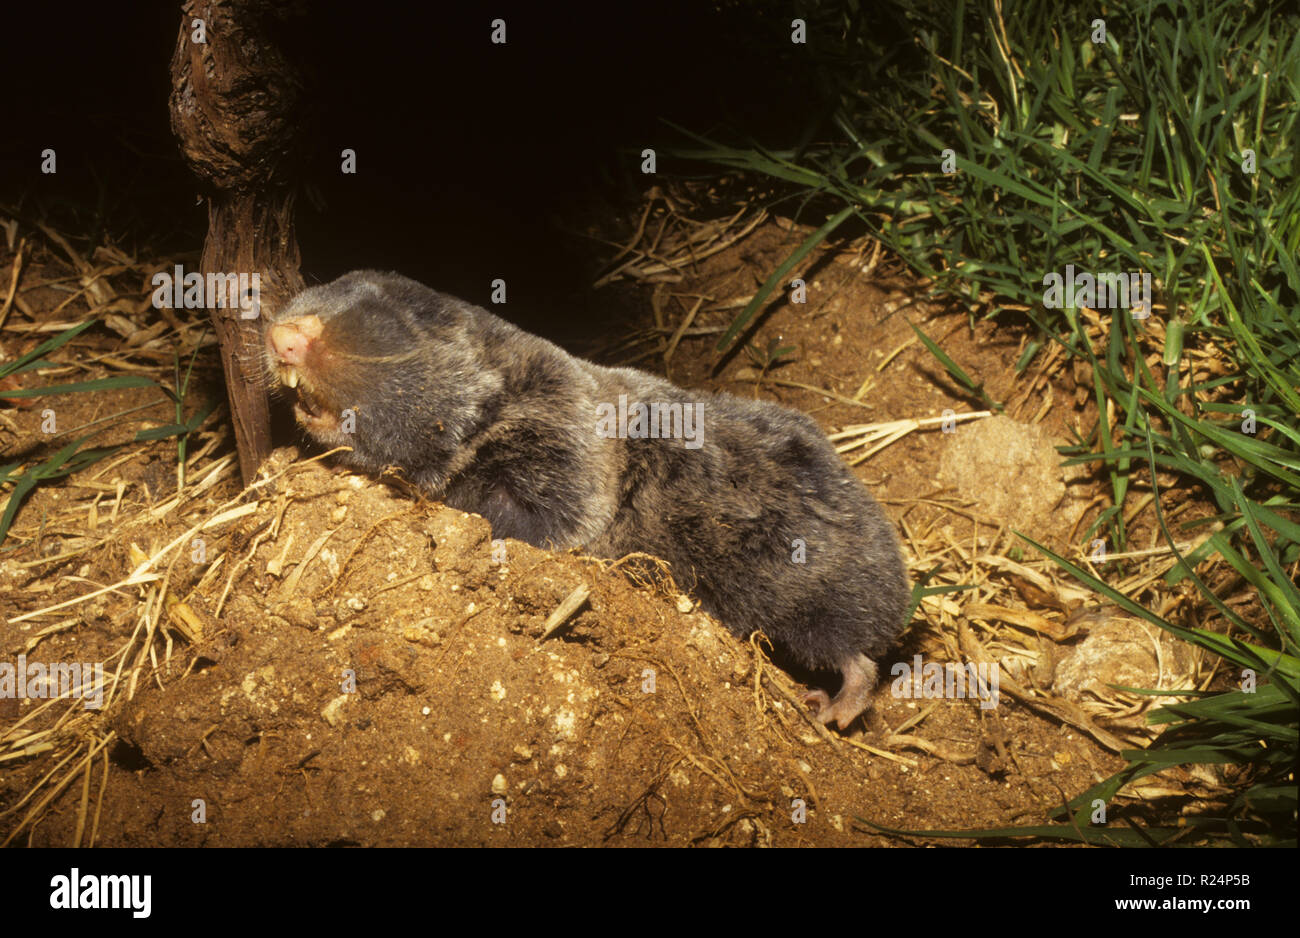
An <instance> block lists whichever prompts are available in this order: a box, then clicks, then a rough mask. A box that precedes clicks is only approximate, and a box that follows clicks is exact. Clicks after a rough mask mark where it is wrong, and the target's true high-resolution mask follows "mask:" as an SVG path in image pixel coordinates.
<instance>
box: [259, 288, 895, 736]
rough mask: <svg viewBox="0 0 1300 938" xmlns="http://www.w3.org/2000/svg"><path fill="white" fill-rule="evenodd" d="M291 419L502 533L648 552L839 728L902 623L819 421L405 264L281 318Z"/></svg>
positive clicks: (329, 291) (272, 333) (270, 329)
mask: <svg viewBox="0 0 1300 938" xmlns="http://www.w3.org/2000/svg"><path fill="white" fill-rule="evenodd" d="M265 351H266V366H267V369H268V372H269V376H270V377H271V379H272V380H277V381H278V382H279V383H281V384H283V385H284V386H285V387H286V388H287V389H290V390H291V392H292V393H293V394H294V395H296V396H295V401H294V415H295V417H296V418H297V420H298V422H299V424H300V425H301V426H302V427H303V428H304V429H305V430H306V431H307V433H308V434H309V435H310V436H312V437H313V438H315V439H316V440H317V441H319V442H320V443H322V444H325V445H327V446H350V447H352V451H351V453H350V454H349V455H347V456H346V457H345V459H346V461H348V462H349V463H351V464H352V465H354V466H356V467H358V468H361V469H364V470H367V471H370V472H375V471H379V470H382V469H385V468H387V467H393V466H395V467H398V468H400V469H401V470H402V471H403V473H404V474H405V475H406V477H407V478H409V479H410V480H411V481H413V482H415V483H416V484H418V485H420V486H421V487H422V488H423V489H425V490H427V491H428V492H429V493H430V494H431V495H433V496H435V497H437V498H441V499H442V500H443V501H444V502H445V503H446V504H448V505H450V506H452V507H453V508H459V509H461V510H462V511H467V512H475V513H477V514H480V515H482V516H483V517H484V518H486V519H487V520H488V521H489V522H490V523H491V525H492V535H493V537H494V538H501V537H512V538H516V539H518V540H521V541H527V542H528V543H530V544H533V545H536V546H539V547H550V548H569V547H581V548H582V549H584V550H585V551H586V552H588V553H589V554H591V555H593V556H598V557H607V558H610V559H618V558H621V557H624V556H626V555H628V554H631V553H635V552H642V553H645V554H650V555H653V556H655V557H658V558H661V559H663V560H665V561H667V562H668V564H669V565H670V567H671V570H672V574H673V577H674V579H675V580H676V581H677V583H678V585H679V586H681V587H682V588H683V589H685V590H687V591H690V592H693V593H694V594H695V595H696V596H697V598H698V599H699V601H700V604H701V606H702V607H703V608H704V609H706V610H707V611H709V612H711V613H713V614H714V615H716V616H717V617H718V618H719V619H720V620H721V621H722V622H723V624H724V625H726V626H727V628H729V629H730V630H731V631H732V632H734V633H736V634H737V635H740V636H742V637H743V636H745V635H748V634H749V633H750V632H752V631H754V630H756V629H762V631H763V632H764V633H766V634H767V635H768V637H770V638H771V639H772V640H773V641H774V642H775V643H776V644H777V646H778V647H781V648H783V649H784V650H785V651H786V652H788V653H789V654H790V655H791V656H792V657H793V658H794V659H796V660H797V661H799V662H800V663H801V664H803V665H805V666H807V667H808V668H810V669H814V670H838V671H839V672H840V673H841V674H842V675H843V681H842V683H841V686H840V689H839V692H838V693H837V694H836V695H835V697H834V698H831V697H830V695H829V694H827V693H826V692H825V691H822V690H815V691H812V692H811V693H808V694H807V695H805V697H804V701H805V703H811V704H814V705H815V706H816V708H817V718H818V719H819V720H820V721H821V722H822V723H829V722H830V721H831V720H834V721H835V722H836V723H837V724H838V725H839V727H840V729H845V728H847V727H848V725H849V724H850V723H851V722H852V721H853V719H854V718H855V717H857V716H858V715H859V714H860V713H862V712H863V710H865V709H866V708H867V707H868V706H869V704H870V700H871V691H872V689H873V688H874V687H875V684H876V676H877V670H878V669H877V660H878V659H879V658H880V657H881V656H882V655H883V654H884V653H885V652H886V651H887V650H888V649H889V647H890V646H891V645H892V644H893V642H894V641H895V639H896V638H897V637H898V635H899V633H900V632H901V631H902V629H903V625H904V623H903V615H904V613H905V611H906V609H907V605H908V598H909V592H908V585H907V576H906V573H905V571H904V568H903V562H902V558H901V555H900V551H899V546H898V540H897V538H896V536H895V534H894V531H893V528H892V527H891V525H890V523H889V521H888V520H887V519H886V518H885V515H884V512H883V511H882V510H881V508H880V506H879V505H878V504H877V503H876V501H875V500H874V499H873V498H872V497H871V495H870V493H869V492H868V491H867V489H866V487H865V486H864V485H863V484H862V483H861V482H860V481H858V479H857V478H856V477H855V476H854V475H853V474H852V472H850V471H849V469H848V467H847V466H846V465H845V464H844V462H843V461H842V460H841V459H840V458H839V456H838V454H836V452H835V450H834V449H833V448H832V446H831V445H830V443H829V441H828V440H827V439H826V437H825V435H824V434H823V433H822V432H821V430H820V429H819V428H818V427H817V425H816V423H814V422H813V420H812V419H811V418H810V417H808V416H806V415H804V414H801V413H798V412H796V411H793V410H790V409H789V408H786V407H782V406H780V405H778V404H774V403H769V402H765V401H758V400H745V399H742V398H739V397H735V396H733V395H730V394H726V393H722V392H715V393H710V392H705V391H699V390H685V389H682V388H679V387H677V386H675V385H673V384H671V383H669V382H668V381H666V380H664V379H662V378H658V377H656V376H654V375H651V374H647V373H646V372H642V371H637V370H635V369H631V368H608V367H604V366H601V365H596V364H593V363H592V362H588V361H585V360H583V359H580V358H576V357H574V356H572V355H569V354H568V353H567V352H565V351H564V350H562V349H561V348H559V346H556V345H554V344H552V343H550V342H548V341H546V340H545V339H542V338H539V337H537V336H534V335H530V334H529V333H527V332H524V331H523V330H521V329H519V328H517V327H516V326H514V325H511V324H510V323H508V322H506V321H505V320H503V319H501V318H499V317H497V316H495V315H493V314H492V313H490V312H488V311H487V310H485V309H482V308H480V307H477V306H473V305H471V304H469V303H466V302H464V301H462V300H458V299H456V298H455V297H452V296H448V295H446V294H443V293H438V292H436V291H434V290H431V289H429V288H428V287H426V286H424V285H423V284H420V283H417V282H416V281H414V280H411V279H409V278H407V277H403V276H401V275H399V274H395V273H382V272H378V271H371V270H358V271H353V272H351V273H348V274H344V275H343V276H342V277H339V278H338V279H337V280H335V281H333V282H331V283H327V284H324V285H321V286H315V287H310V288H308V289H306V290H304V291H303V292H301V293H299V294H298V295H297V296H295V297H294V298H293V299H292V300H291V301H290V302H289V303H288V305H286V306H285V307H283V308H282V309H280V310H279V311H278V312H276V313H275V314H274V315H273V316H272V317H271V319H270V322H269V323H268V324H267V328H266V342H265Z"/></svg>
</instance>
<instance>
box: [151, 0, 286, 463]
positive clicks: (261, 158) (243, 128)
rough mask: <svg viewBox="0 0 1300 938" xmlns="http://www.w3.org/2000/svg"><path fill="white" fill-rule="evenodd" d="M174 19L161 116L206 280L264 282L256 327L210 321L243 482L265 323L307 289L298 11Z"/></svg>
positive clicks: (265, 420)
mask: <svg viewBox="0 0 1300 938" xmlns="http://www.w3.org/2000/svg"><path fill="white" fill-rule="evenodd" d="M181 13H182V15H181V23H180V32H179V35H178V36H177V40H176V49H175V52H174V53H173V54H172V61H171V79H172V91H171V98H170V101H169V105H170V111H171V124H172V130H173V132H175V134H176V137H177V139H178V140H179V142H180V147H181V152H182V154H183V155H184V157H185V160H186V162H187V163H188V164H189V166H190V168H191V169H192V170H193V171H194V174H195V175H196V176H197V177H198V180H199V183H200V186H201V189H202V192H203V195H204V196H205V198H206V199H207V204H208V234H207V239H206V240H205V242H204V245H203V256H202V261H201V267H202V273H203V275H204V277H205V279H206V277H207V275H208V274H209V273H226V274H230V273H235V274H238V273H248V274H250V275H251V274H253V273H257V274H258V275H259V279H260V281H261V294H260V298H259V299H260V304H261V307H262V310H261V315H260V316H258V317H257V318H252V319H247V318H242V317H241V314H240V310H239V309H237V308H236V309H231V308H224V309H223V308H215V307H209V310H208V313H209V316H210V318H211V320H212V325H213V328H214V329H215V330H216V334H217V337H218V340H219V341H220V343H221V358H222V364H223V365H224V367H225V375H226V392H227V395H228V397H229V400H230V412H231V416H232V418H233V420H234V426H235V443H236V445H237V446H238V449H239V466H240V470H241V472H242V474H243V478H244V482H245V483H247V482H249V481H250V480H251V479H252V478H253V477H254V475H255V474H256V472H257V468H258V466H260V465H261V463H262V460H263V459H265V458H266V456H267V455H268V454H269V453H270V451H271V425H270V410H269V406H268V401H267V395H266V388H265V385H264V382H262V381H261V380H260V378H259V369H260V366H259V355H260V349H261V343H262V328H263V321H264V319H265V316H266V314H267V313H268V312H270V311H273V310H275V309H277V308H279V307H280V306H281V305H283V304H284V303H285V302H286V301H287V299H288V297H289V296H291V295H293V294H294V293H296V292H298V291H299V290H301V289H302V286H303V281H302V276H301V274H300V272H299V265H300V257H299V253H298V240H297V236H296V234H295V231H294V200H295V196H296V192H297V178H296V174H297V172H298V165H299V159H298V156H299V152H300V146H301V141H302V140H303V139H304V138H305V137H306V133H305V130H304V128H303V123H304V121H303V112H304V110H305V108H304V86H303V81H302V79H301V78H300V76H299V74H298V72H297V70H296V68H295V67H294V66H293V64H292V63H291V62H290V61H289V59H288V58H287V57H286V55H285V54H284V52H283V48H282V44H281V42H280V41H279V40H280V38H281V37H283V36H284V35H285V32H284V31H285V30H286V29H289V28H292V24H291V21H292V19H293V18H294V17H296V16H298V15H300V13H301V4H298V3H286V2H283V0H188V2H186V3H184V4H183V5H182V9H181ZM196 21H198V22H196ZM199 39H202V40H204V41H199Z"/></svg>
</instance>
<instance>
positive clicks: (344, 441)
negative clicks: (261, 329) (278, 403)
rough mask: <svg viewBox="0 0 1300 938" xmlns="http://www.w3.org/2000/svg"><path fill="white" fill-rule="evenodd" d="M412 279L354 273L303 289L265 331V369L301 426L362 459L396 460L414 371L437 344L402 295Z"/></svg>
mask: <svg viewBox="0 0 1300 938" xmlns="http://www.w3.org/2000/svg"><path fill="white" fill-rule="evenodd" d="M412 283H413V281H407V280H406V278H403V277H398V276H397V275H392V274H379V273H376V272H373V271H354V272H352V273H350V274H345V275H344V276H342V277H340V278H339V279H337V280H335V281H333V282H332V283H328V284H324V285H322V286H318V287H311V288H309V289H307V290H304V291H303V292H301V293H299V294H298V295H297V296H295V297H294V298H293V300H292V301H291V302H290V303H289V304H288V305H287V306H285V307H284V308H283V309H281V310H280V311H279V312H278V313H276V314H275V315H274V316H273V317H272V318H271V320H270V321H269V322H268V324H267V327H266V332H265V343H264V348H263V351H264V364H265V369H266V373H267V375H268V376H269V378H270V379H271V380H272V382H273V383H275V384H277V385H280V386H282V388H283V389H284V390H285V392H286V393H287V394H289V395H290V396H291V397H292V400H293V411H294V416H295V417H296V418H297V420H298V423H299V424H300V425H301V426H302V427H303V429H305V430H306V431H307V432H308V433H309V434H311V435H312V436H313V437H314V438H316V439H317V440H319V441H320V442H321V443H324V444H326V445H328V446H350V447H352V448H353V451H354V456H355V457H357V459H358V460H359V461H360V462H363V463H368V464H376V465H378V464H383V463H385V462H393V461H398V460H395V459H393V458H392V452H395V451H400V449H401V447H402V445H403V444H405V443H407V442H414V441H409V440H407V439H406V438H407V437H409V436H410V435H411V434H412V433H413V432H417V431H418V426H411V424H413V423H418V418H417V416H416V415H418V412H419V411H420V409H421V403H420V401H419V400H418V397H419V393H418V388H419V385H420V384H421V381H420V378H419V376H420V375H422V374H424V373H425V371H426V365H427V362H426V361H425V360H424V359H425V358H426V356H425V354H424V353H425V350H427V349H428V348H429V346H430V344H431V343H433V342H434V341H435V340H434V339H433V337H432V336H431V335H430V333H429V328H428V326H429V322H428V321H427V318H426V319H422V318H421V317H420V316H418V315H416V313H415V312H414V311H413V310H412V309H411V304H410V302H409V301H410V297H406V296H403V295H401V294H402V288H403V287H405V285H406V284H412ZM393 287H396V288H397V293H396V295H395V294H394V290H393ZM413 392H414V393H413Z"/></svg>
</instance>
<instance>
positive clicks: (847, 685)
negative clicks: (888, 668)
mask: <svg viewBox="0 0 1300 938" xmlns="http://www.w3.org/2000/svg"><path fill="white" fill-rule="evenodd" d="M840 672H841V673H842V674H843V675H844V683H843V684H841V685H840V692H839V693H838V694H836V695H835V696H834V698H832V697H831V696H830V694H828V693H826V691H824V690H814V691H809V692H808V693H806V694H804V696H803V702H804V703H810V704H816V705H817V713H816V714H815V715H816V717H817V719H818V721H819V722H821V723H823V724H826V723H829V722H831V720H834V721H835V725H836V726H838V727H839V728H840V729H841V730H845V729H848V728H849V724H850V723H852V722H853V721H854V720H855V719H857V717H858V715H859V714H860V713H862V712H863V711H864V710H866V709H867V708H868V707H870V706H871V692H872V691H873V690H874V689H875V687H876V677H877V675H879V673H880V669H879V668H878V667H877V666H876V663H875V662H874V661H872V660H871V659H870V658H868V657H867V656H866V655H854V656H853V657H852V658H850V659H848V660H847V661H845V662H844V664H843V665H841V666H840Z"/></svg>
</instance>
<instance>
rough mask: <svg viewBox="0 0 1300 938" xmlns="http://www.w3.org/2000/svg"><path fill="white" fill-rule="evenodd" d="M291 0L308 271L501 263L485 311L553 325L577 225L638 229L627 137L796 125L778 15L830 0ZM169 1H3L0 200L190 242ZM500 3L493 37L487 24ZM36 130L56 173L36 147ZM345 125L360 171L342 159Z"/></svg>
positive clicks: (474, 291)
mask: <svg viewBox="0 0 1300 938" xmlns="http://www.w3.org/2000/svg"><path fill="white" fill-rule="evenodd" d="M305 7H306V9H307V11H308V12H307V15H305V16H301V17H298V18H296V19H293V20H291V21H290V23H289V25H288V27H287V29H286V30H285V32H284V34H283V46H282V47H283V48H284V49H285V50H286V52H287V53H288V54H289V55H290V57H291V58H293V59H294V60H295V61H296V62H297V63H298V64H299V66H300V69H301V71H302V72H303V73H304V75H305V76H306V79H307V83H308V87H309V88H310V89H311V91H310V94H309V99H310V102H311V108H310V109H309V111H305V112H304V115H303V119H304V121H305V122H306V123H307V125H308V126H311V127H314V128H315V134H314V136H313V137H312V138H311V145H310V146H309V147H308V149H307V151H306V153H305V154H304V162H303V166H302V178H303V180H304V182H305V183H306V184H307V187H306V188H307V191H308V192H310V193H311V194H312V195H313V196H314V197H313V198H308V197H305V196H300V199H299V203H298V236H299V243H300V245H301V247H302V256H303V273H304V276H305V277H306V279H307V282H308V283H313V282H319V281H324V280H328V279H331V278H333V277H334V276H337V275H338V274H340V273H342V272H344V271H346V270H350V269H354V268H358V267H379V268H385V269H393V270H398V271H401V272H402V273H405V274H408V275H410V276H413V277H415V278H416V279H419V280H422V281H424V282H426V283H428V284H429V285H431V286H434V287H436V288H438V289H443V290H446V291H448V292H451V293H455V294H458V295H460V296H463V297H464V298H466V299H469V300H471V301H474V302H480V303H482V302H485V301H486V300H487V298H488V296H489V292H490V283H491V281H492V279H494V278H496V277H504V278H505V279H506V281H507V283H508V284H509V289H510V293H509V307H508V308H507V309H504V310H501V312H503V314H504V315H507V316H509V317H510V318H513V319H515V320H516V321H522V322H524V323H525V324H527V325H530V326H532V327H533V328H537V329H538V331H543V332H550V333H552V334H556V333H563V332H565V331H566V330H567V329H570V328H572V327H573V321H574V320H573V316H572V315H571V314H572V309H570V308H569V307H570V306H571V305H572V306H582V307H584V308H585V307H589V306H590V305H591V303H590V298H586V299H585V300H584V299H583V297H582V296H581V294H582V292H583V291H586V290H587V289H588V285H589V283H590V280H591V276H592V274H593V273H594V272H595V271H596V268H597V265H598V262H599V259H600V258H608V257H610V256H611V255H612V253H613V249H611V248H609V247H606V246H599V245H597V244H596V243H595V242H592V241H590V240H588V239H585V238H582V237H579V236H577V235H574V234H573V233H572V232H573V231H574V230H575V229H579V228H585V227H587V225H588V224H598V225H600V227H601V228H602V229H604V230H606V231H609V232H610V233H611V234H612V233H613V232H615V231H627V232H630V231H631V230H633V227H632V226H633V224H634V222H633V221H627V223H626V224H625V225H619V224H618V221H619V219H620V218H621V219H624V220H627V219H633V220H634V219H635V217H636V216H637V213H638V210H639V208H640V197H641V194H642V193H643V192H644V191H645V190H647V189H648V188H649V187H650V185H653V184H654V183H656V182H658V181H660V180H657V179H653V178H650V177H646V176H644V175H642V174H641V172H640V155H639V154H640V151H641V149H642V148H643V147H646V146H653V147H657V148H662V147H664V146H666V145H670V144H684V143H689V142H690V141H688V140H687V139H685V138H684V137H682V136H681V135H680V134H678V133H677V132H676V131H674V130H673V129H672V128H671V127H669V126H668V124H667V123H665V119H667V120H671V121H673V122H674V123H676V124H679V125H681V126H683V127H686V128H689V129H691V130H692V131H695V132H698V133H705V134H713V133H716V134H718V135H719V136H723V137H726V138H728V139H731V140H744V139H747V138H750V137H753V138H755V139H759V140H762V141H763V142H764V143H766V144H768V145H771V146H776V147H782V146H787V147H788V146H792V145H794V143H795V142H796V141H797V140H798V139H800V138H802V137H804V135H805V133H806V132H807V131H808V130H809V128H810V126H815V125H816V124H818V123H820V122H821V120H822V119H823V115H824V112H825V107H824V105H825V102H824V100H822V99H820V98H819V95H818V93H817V91H816V90H815V89H816V76H815V74H814V71H815V70H814V69H813V68H812V67H810V66H808V65H806V63H805V62H804V61H803V58H802V56H803V52H802V51H801V50H802V49H803V48H806V47H798V46H792V44H791V43H790V41H789V36H790V20H791V18H792V17H793V16H795V15H799V16H803V17H806V18H807V19H808V21H809V32H810V43H813V42H816V41H817V38H818V30H822V29H833V28H834V22H835V19H836V5H835V4H833V3H832V4H823V5H821V7H820V8H819V7H818V6H817V5H816V4H798V3H764V2H752V3H745V2H740V3H735V2H733V3H727V2H714V3H711V2H708V0H667V2H658V0H657V2H655V3H647V4H640V3H637V4H632V3H606V4H600V5H590V6H589V5H586V4H564V3H555V4H551V3H538V2H522V3H515V2H493V3H489V4H478V3H475V2H472V0H471V2H460V3H454V4H443V3H437V2H429V3H423V2H420V3H412V2H390V0H364V2H347V3H311V4H306V5H305ZM805 7H806V9H805ZM180 10H181V4H180V3H179V2H167V3H162V2H155V0H130V2H123V3H112V4H90V3H79V2H72V3H57V4H56V3H46V2H43V0H29V2H27V3H25V4H22V3H12V5H10V6H8V7H7V8H6V10H5V14H4V25H3V29H0V81H3V84H0V87H2V88H4V89H5V91H4V95H3V98H2V99H0V100H3V101H4V104H2V105H0V108H2V109H3V113H2V114H0V127H2V128H3V136H2V138H0V204H6V205H11V206H12V205H15V204H19V203H21V207H22V215H23V217H24V219H27V220H30V219H33V218H47V219H48V220H49V221H51V222H52V223H54V225H55V227H56V228H58V229H59V230H60V231H61V232H62V233H64V234H65V235H66V236H71V237H73V239H74V241H73V243H74V244H78V246H79V247H82V248H86V247H89V248H92V249H93V246H94V243H92V244H90V245H86V243H85V242H84V241H80V240H78V239H81V238H87V237H89V238H90V239H91V240H92V242H95V243H97V242H99V241H100V240H101V239H103V238H104V237H106V236H108V237H111V239H112V240H114V241H115V242H116V243H119V244H122V245H124V246H125V247H126V248H127V249H128V250H132V251H135V250H138V251H140V252H141V254H142V255H143V256H149V255H151V254H154V253H159V252H168V251H196V250H197V249H198V248H199V247H200V246H201V244H202V239H203V236H204V233H205V231H206V227H207V218H206V209H205V207H204V206H203V205H202V204H201V203H200V202H199V201H198V199H197V196H198V194H199V185H198V183H197V181H196V180H195V178H194V177H193V176H192V175H191V174H190V172H189V169H188V168H187V167H186V166H185V164H184V163H183V162H182V161H181V160H180V158H179V152H178V149H177V146H176V142H175V139H174V137H173V136H172V134H171V128H170V124H169V122H168V108H167V98H168V94H169V92H170V76H169V63H170V59H171V56H172V52H173V49H174V47H175V44H176V38H177V33H178V29H179V27H180V25H181V22H182V17H181V12H180ZM495 17H502V18H504V19H505V20H506V22H507V30H508V33H507V36H508V43H507V44H506V45H505V46H496V45H492V44H491V43H490V42H489V33H490V22H491V20H492V19H493V18H495ZM45 147H53V148H54V149H55V150H56V152H57V158H58V172H57V174H56V175H52V176H47V175H42V174H41V173H40V171H39V164H40V152H41V150H42V149H44V148H45ZM345 147H350V148H353V149H355V150H356V151H357V166H358V172H357V174H356V175H349V176H344V175H342V174H341V173H340V172H339V165H340V155H339V154H340V151H341V150H342V149H343V148H345ZM670 168H675V169H677V170H679V171H686V172H690V171H692V170H695V171H699V170H700V168H699V167H695V168H692V167H689V166H682V165H681V164H678V165H677V166H676V167H671V166H670V161H669V160H668V159H667V158H666V157H665V156H664V154H663V153H662V152H661V154H660V160H659V169H660V172H661V173H662V172H664V171H665V170H666V169H670ZM730 211H734V209H730V210H729V211H728V214H729V213H730ZM614 305H617V304H614ZM609 315H610V316H616V315H618V314H617V313H615V312H612V311H611V313H610V314H609ZM605 325H609V323H605ZM548 326H549V328H548ZM593 326H598V324H592V323H590V322H588V323H587V324H586V325H584V326H583V328H588V329H589V328H592V327H593Z"/></svg>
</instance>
